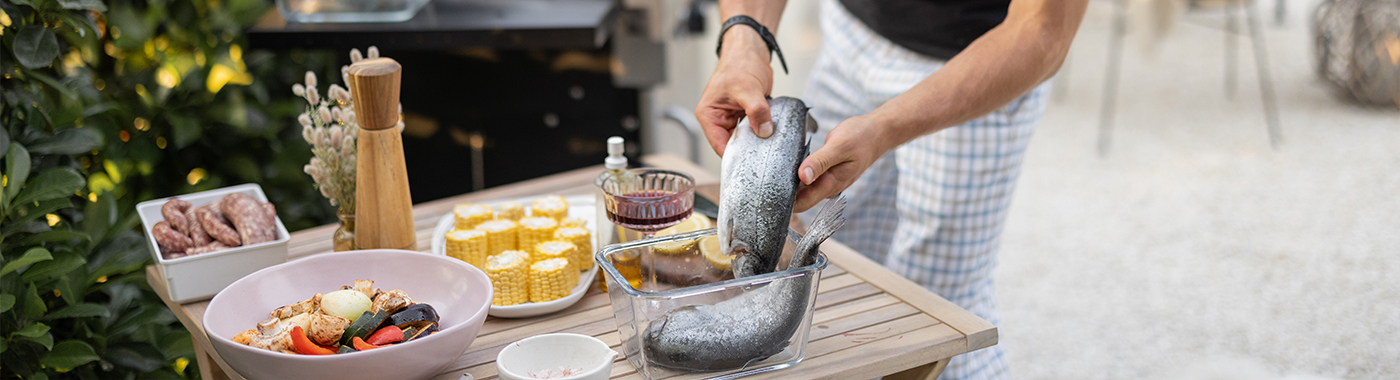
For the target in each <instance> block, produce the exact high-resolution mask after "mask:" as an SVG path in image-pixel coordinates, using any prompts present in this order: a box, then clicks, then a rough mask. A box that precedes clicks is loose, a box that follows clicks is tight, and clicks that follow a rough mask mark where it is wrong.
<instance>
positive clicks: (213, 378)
mask: <svg viewBox="0 0 1400 380" xmlns="http://www.w3.org/2000/svg"><path fill="white" fill-rule="evenodd" d="M191 339H193V338H191ZM194 357H195V360H196V361H197V362H198V363H199V376H200V378H202V379H204V380H228V379H229V377H228V374H225V373H224V369H223V368H219V363H215V362H214V357H212V356H209V353H207V352H204V348H201V347H200V346H199V341H198V340H196V341H194Z"/></svg>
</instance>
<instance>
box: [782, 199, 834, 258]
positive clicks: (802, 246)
mask: <svg viewBox="0 0 1400 380" xmlns="http://www.w3.org/2000/svg"><path fill="white" fill-rule="evenodd" d="M845 210H846V197H845V196H837V197H836V199H831V200H828V201H827V202H826V204H825V205H822V210H821V211H820V212H818V213H817V219H816V220H814V221H812V226H811V227H810V228H808V229H807V234H806V235H803V236H802V239H800V240H798V241H797V249H796V250H795V251H793V253H792V255H793V256H792V263H791V264H788V268H789V269H791V268H798V267H805V266H808V265H812V263H813V262H816V260H817V259H816V258H817V247H818V246H821V244H822V242H824V241H826V239H827V238H830V237H831V234H834V233H836V230H838V229H840V228H841V226H842V225H844V224H846V217H844V216H841V213H842V212H844V211H845ZM794 265H796V266H794Z"/></svg>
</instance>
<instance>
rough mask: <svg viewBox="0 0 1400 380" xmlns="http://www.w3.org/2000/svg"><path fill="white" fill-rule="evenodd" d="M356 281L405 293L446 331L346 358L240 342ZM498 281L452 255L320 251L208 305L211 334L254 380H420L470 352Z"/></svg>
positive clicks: (257, 275) (237, 285) (253, 278)
mask: <svg viewBox="0 0 1400 380" xmlns="http://www.w3.org/2000/svg"><path fill="white" fill-rule="evenodd" d="M357 279H367V280H374V286H375V287H376V288H380V289H383V290H390V289H402V290H403V291H405V292H408V294H409V296H411V297H413V300H414V301H415V302H420V303H427V304H430V305H433V308H434V309H437V312H438V315H439V316H441V321H440V323H441V327H442V330H441V331H438V332H437V333H434V334H433V335H430V336H428V337H426V338H422V339H419V340H415V341H413V342H410V343H406V344H402V345H395V346H392V347H385V348H382V349H378V350H373V351H366V352H356V353H350V354H341V355H328V356H312V355H292V354H284V353H280V352H272V351H267V350H260V349H256V348H252V347H248V346H244V345H241V344H237V343H234V342H233V340H232V339H233V337H234V336H235V335H238V333H240V332H243V331H244V330H248V329H252V328H255V327H256V326H257V323H258V322H259V321H263V320H266V319H268V313H270V312H272V310H273V309H276V308H278V307H281V306H283V305H288V304H292V303H296V302H300V301H303V300H305V299H307V298H310V297H311V296H312V295H313V294H316V293H318V292H319V293H327V292H330V291H334V290H336V289H339V288H340V286H341V285H352V284H354V283H355V280H357ZM491 294H492V289H491V281H490V280H489V279H487V277H486V274H485V273H482V272H481V270H480V269H476V267H473V266H471V265H468V264H466V263H465V262H462V261H461V260H456V259H453V258H450V257H446V256H440V255H432V254H425V253H420V252H412V251H403V250H390V249H381V250H367V251H349V252H339V253H326V254H319V255H315V256H311V257H307V258H304V259H299V260H294V261H290V262H287V263H285V264H281V265H276V266H272V267H268V268H265V269H263V270H259V271H257V272H253V274H250V275H248V276H246V277H243V278H242V279H239V280H238V281H236V282H234V283H233V284H232V285H229V286H228V287H227V288H225V289H224V290H223V291H221V292H219V294H217V295H215V296H214V299H213V300H212V301H210V302H209V308H208V309H206V310H205V311H204V329H205V331H206V332H208V333H209V340H210V341H212V342H213V345H214V349H215V350H216V351H218V352H219V356H221V357H223V359H224V361H226V362H228V364H229V366H232V367H233V370H234V371H236V372H238V374H240V375H243V376H244V377H246V378H249V379H421V378H427V377H430V376H432V375H435V374H437V373H438V372H439V371H441V370H442V369H443V368H444V367H446V366H447V365H448V364H451V363H452V362H454V361H456V360H457V358H459V357H461V356H462V353H463V352H466V350H467V347H469V346H471V344H472V341H473V340H475V339H476V334H477V332H479V331H480V330H481V324H482V322H484V321H485V320H486V312H487V310H488V309H489V307H490V306H491Z"/></svg>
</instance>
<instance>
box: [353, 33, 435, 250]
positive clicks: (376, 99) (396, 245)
mask: <svg viewBox="0 0 1400 380" xmlns="http://www.w3.org/2000/svg"><path fill="white" fill-rule="evenodd" d="M401 72H402V66H399V63H398V62H395V61H394V60H392V59H389V58H374V59H366V60H362V61H360V62H356V63H355V64H353V65H350V70H349V75H350V92H351V94H352V95H353V96H354V97H355V120H356V121H357V122H358V123H359V124H360V134H359V149H358V150H357V151H356V152H357V154H358V155H359V157H358V159H357V162H356V165H357V166H356V173H357V174H356V177H355V208H356V209H355V224H356V228H355V246H356V247H357V248H359V249H376V248H393V249H407V250H411V251H416V250H418V238H417V235H416V234H415V232H414V229H413V199H412V197H411V196H410V195H409V192H408V170H407V168H406V167H405V165H404V159H403V137H402V136H400V135H399V130H398V129H397V128H395V125H397V124H398V122H399V77H400V74H401Z"/></svg>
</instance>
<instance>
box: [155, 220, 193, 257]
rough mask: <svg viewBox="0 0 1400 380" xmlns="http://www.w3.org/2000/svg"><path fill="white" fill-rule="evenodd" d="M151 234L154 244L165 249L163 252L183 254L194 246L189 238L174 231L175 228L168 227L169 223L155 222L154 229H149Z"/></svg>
mask: <svg viewBox="0 0 1400 380" xmlns="http://www.w3.org/2000/svg"><path fill="white" fill-rule="evenodd" d="M151 234H152V235H155V238H156V243H157V244H159V245H160V247H161V248H164V249H165V251H164V252H170V253H184V252H185V251H187V250H189V249H190V248H191V247H193V246H194V242H191V241H190V237H189V236H185V234H182V233H180V231H176V230H175V228H173V227H170V223H168V222H166V221H164V220H162V221H160V222H156V225H155V227H151Z"/></svg>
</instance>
